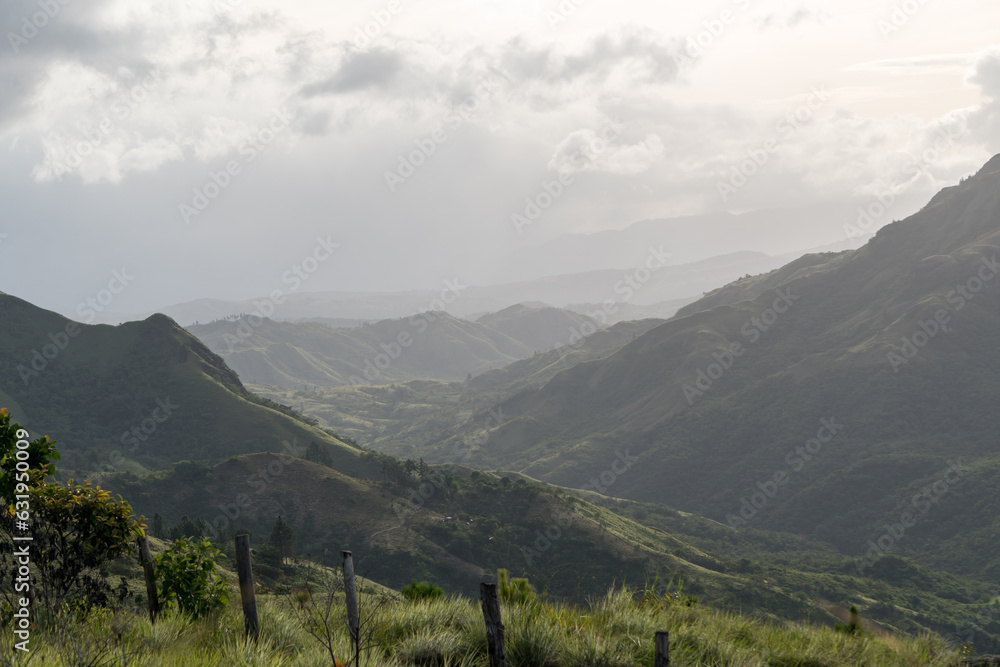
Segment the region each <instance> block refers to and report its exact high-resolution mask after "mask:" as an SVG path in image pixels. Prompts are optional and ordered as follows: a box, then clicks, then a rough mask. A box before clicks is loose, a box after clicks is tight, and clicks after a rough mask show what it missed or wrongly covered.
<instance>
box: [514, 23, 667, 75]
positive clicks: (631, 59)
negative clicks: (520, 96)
mask: <svg viewBox="0 0 1000 667" xmlns="http://www.w3.org/2000/svg"><path fill="white" fill-rule="evenodd" d="M680 53H681V49H680V47H679V46H677V45H676V44H675V43H672V42H668V41H667V40H666V39H665V38H664V37H663V36H662V35H661V34H659V33H657V32H656V31H654V30H651V29H648V28H635V27H626V28H619V29H616V30H614V31H608V32H605V33H604V34H601V35H598V36H597V37H594V38H593V39H591V40H590V41H589V43H587V44H586V45H585V46H584V47H583V48H582V49H581V50H579V51H577V52H573V53H565V52H563V51H562V50H561V49H560V48H559V46H558V45H557V43H549V44H545V45H542V46H533V45H532V44H530V43H529V42H528V40H527V39H526V38H524V37H516V38H514V39H511V40H510V41H509V42H508V43H507V44H506V45H505V48H504V50H503V53H502V55H501V59H500V60H501V64H502V65H503V67H504V68H505V69H506V70H507V71H509V72H511V73H512V74H513V75H514V76H515V77H517V78H518V79H521V80H524V81H530V80H540V81H543V82H546V83H550V84H551V83H555V84H560V83H561V84H568V83H572V82H574V81H576V80H578V79H587V80H588V81H589V82H590V83H602V82H605V81H608V80H609V79H611V78H612V77H614V76H615V75H619V76H621V77H623V78H626V79H631V80H634V81H638V82H642V83H652V84H662V83H670V82H673V81H675V80H676V79H677V75H678V65H677V56H678V55H679V54H680Z"/></svg>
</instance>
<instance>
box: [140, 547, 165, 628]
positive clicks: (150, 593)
mask: <svg viewBox="0 0 1000 667" xmlns="http://www.w3.org/2000/svg"><path fill="white" fill-rule="evenodd" d="M136 542H138V544H139V564H140V565H142V571H143V574H145V575H146V597H147V598H149V622H150V623H156V615H157V614H158V613H159V611H160V601H159V598H158V597H157V595H156V575H155V573H154V570H153V554H152V553H150V551H149V538H147V537H146V533H145V532H143V534H142V535H140V536H139V537H137V538H136Z"/></svg>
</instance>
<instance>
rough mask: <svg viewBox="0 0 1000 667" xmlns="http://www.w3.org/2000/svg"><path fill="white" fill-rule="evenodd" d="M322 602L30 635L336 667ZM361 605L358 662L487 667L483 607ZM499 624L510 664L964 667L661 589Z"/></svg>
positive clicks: (64, 657) (69, 644)
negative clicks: (659, 656)
mask: <svg viewBox="0 0 1000 667" xmlns="http://www.w3.org/2000/svg"><path fill="white" fill-rule="evenodd" d="M316 593H317V594H315V595H314V597H313V599H312V600H311V601H310V602H308V603H306V606H305V607H304V608H303V609H300V608H299V605H298V603H297V602H295V601H293V600H292V599H290V598H289V597H287V596H263V597H262V598H260V602H259V613H260V618H261V636H260V638H259V640H258V641H256V642H247V641H246V640H244V639H243V637H242V635H243V619H242V615H241V613H240V610H239V608H238V606H237V604H236V603H234V604H232V605H230V607H229V608H228V609H227V610H226V611H225V613H223V614H221V615H220V616H217V617H213V618H208V619H204V620H200V621H197V622H192V621H190V620H188V619H185V618H183V617H178V616H173V617H168V618H166V619H163V620H161V621H160V622H158V623H157V624H156V625H155V626H154V625H150V623H149V620H148V618H146V617H144V616H143V615H141V614H140V613H134V614H118V615H116V616H113V617H112V616H111V615H107V616H97V617H95V618H92V619H91V620H90V621H89V622H86V623H70V624H64V625H62V626H60V627H58V628H47V629H45V630H43V631H41V630H40V631H36V632H35V633H34V634H33V636H32V640H33V654H32V655H34V656H35V657H36V658H37V659H39V660H40V662H41V664H45V665H53V666H58V667H63V666H69V665H78V664H95V661H100V662H99V664H108V665H124V664H129V665H136V666H139V665H142V666H145V665H199V666H201V665H206V666H207V665H210V666H226V667H228V666H230V665H269V666H274V667H284V666H289V667H290V666H291V665H305V666H316V667H318V666H320V665H331V664H332V662H331V658H330V655H329V652H328V651H327V650H326V648H325V647H323V646H322V645H321V644H320V643H319V642H318V641H316V640H315V638H314V637H312V636H310V635H309V634H308V633H307V632H306V630H305V629H304V628H303V619H304V618H307V615H308V614H309V613H315V612H314V610H316V609H317V608H319V607H320V606H321V605H323V604H325V600H326V599H327V598H326V597H325V595H320V594H319V591H317V592H316ZM317 598H318V599H317ZM333 603H334V605H335V607H333V608H334V609H335V611H334V612H333V618H334V619H335V620H334V623H333V626H334V628H335V630H334V632H333V635H332V649H333V653H334V655H335V656H337V659H338V660H343V661H344V662H345V663H346V661H347V658H348V657H349V656H351V655H352V651H351V646H350V639H349V637H348V634H347V628H346V625H345V624H344V623H342V622H340V620H341V618H342V613H341V612H340V610H341V609H343V595H342V594H340V595H335V596H334V597H333ZM361 604H362V605H363V606H362V608H363V609H366V608H365V605H370V606H371V607H374V610H373V611H374V616H373V618H372V619H371V622H370V623H366V625H365V626H364V627H363V636H365V637H369V635H368V631H369V629H370V630H371V635H370V639H369V640H366V642H365V646H366V650H365V651H364V652H363V653H362V664H366V665H370V666H372V667H383V666H385V667H389V666H397V665H443V666H454V667H458V666H461V667H485V666H486V665H488V664H489V660H488V657H487V648H486V646H487V644H486V631H485V628H484V625H483V617H482V612H481V610H480V607H479V603H478V601H473V600H472V599H469V598H456V597H447V598H439V599H437V600H432V601H424V602H407V601H403V600H393V601H388V602H385V603H383V604H381V605H380V606H377V607H376V605H378V602H377V600H373V599H372V596H371V595H364V594H362V595H361ZM366 611H367V609H366ZM501 615H502V618H503V622H504V625H505V626H506V628H505V638H506V642H505V644H506V648H507V656H508V659H509V660H510V664H512V665H548V666H549V667H640V666H641V667H646V666H647V665H650V664H652V659H653V636H654V634H655V633H656V632H657V631H659V630H664V629H665V630H668V631H669V633H670V644H671V659H672V662H671V664H677V665H684V666H690V667H701V666H704V667H709V666H714V665H720V664H725V665H743V666H745V667H775V666H791V665H823V666H824V667H841V666H843V667H848V666H854V665H859V664H865V665H880V666H886V667H894V666H898V667H910V666H912V665H926V666H930V667H957V666H958V665H959V664H960V656H959V654H958V653H957V652H955V651H953V650H950V649H949V648H948V647H946V646H944V645H943V644H942V643H941V642H940V640H938V639H936V638H933V637H920V638H916V639H911V638H897V637H893V636H884V635H883V636H880V635H877V634H873V633H870V632H866V631H863V630H862V631H858V632H855V633H850V634H849V633H845V632H837V631H834V630H832V629H829V628H816V627H812V626H808V625H802V624H772V623H759V622H754V621H752V620H749V619H746V618H743V617H740V616H736V615H733V614H727V613H720V612H716V611H712V610H710V609H706V608H702V607H700V606H694V607H689V606H684V605H682V604H678V603H676V602H675V601H674V600H673V599H672V598H670V597H665V596H663V595H658V594H656V592H655V591H650V592H647V593H645V594H644V593H642V592H634V591H612V592H609V593H608V594H607V595H606V596H603V597H602V598H599V599H596V600H595V601H594V602H593V603H592V604H590V605H589V606H585V607H572V606H567V605H564V604H559V603H553V602H546V601H542V602H527V603H519V602H511V603H504V604H502V605H501ZM10 637H11V634H10V633H5V634H4V637H3V639H2V640H0V642H3V644H0V646H2V648H3V649H5V650H8V651H9V650H11V647H10V645H9V642H10V641H11V640H10ZM102 653H103V655H102Z"/></svg>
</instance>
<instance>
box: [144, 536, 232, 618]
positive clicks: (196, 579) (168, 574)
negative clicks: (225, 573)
mask: <svg viewBox="0 0 1000 667" xmlns="http://www.w3.org/2000/svg"><path fill="white" fill-rule="evenodd" d="M221 556H222V552H220V551H219V550H218V549H216V548H215V547H213V546H212V543H211V542H209V541H208V540H206V539H205V538H201V539H200V540H198V541H197V542H189V541H188V540H185V539H180V540H177V541H176V542H174V544H173V545H172V546H171V547H170V548H169V549H167V550H166V551H164V552H163V553H161V554H160V555H158V556H156V558H155V561H156V570H155V572H156V579H157V581H158V582H159V587H160V588H159V595H160V603H161V604H163V605H164V606H165V607H170V606H176V607H177V608H178V609H180V611H181V612H182V613H186V614H190V615H191V616H192V617H194V618H200V617H201V616H205V615H206V614H208V613H210V612H211V611H213V610H215V609H218V608H221V607H224V606H225V605H226V603H227V602H228V601H229V585H228V584H227V582H226V580H225V579H223V578H222V577H221V576H219V574H218V571H217V569H216V565H215V559H217V558H220V557H221Z"/></svg>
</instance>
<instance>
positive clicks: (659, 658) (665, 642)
mask: <svg viewBox="0 0 1000 667" xmlns="http://www.w3.org/2000/svg"><path fill="white" fill-rule="evenodd" d="M653 667H670V633H669V632H667V631H665V630H659V631H658V632H657V633H656V660H655V661H654V662H653Z"/></svg>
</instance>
